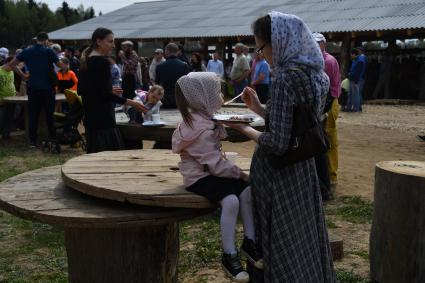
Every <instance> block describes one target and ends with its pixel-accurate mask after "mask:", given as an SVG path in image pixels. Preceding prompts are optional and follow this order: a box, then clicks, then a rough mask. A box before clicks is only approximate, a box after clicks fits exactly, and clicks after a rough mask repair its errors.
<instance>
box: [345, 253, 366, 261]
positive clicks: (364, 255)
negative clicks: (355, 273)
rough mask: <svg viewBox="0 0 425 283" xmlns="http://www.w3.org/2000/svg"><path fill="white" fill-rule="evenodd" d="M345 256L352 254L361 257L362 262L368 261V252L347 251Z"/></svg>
mask: <svg viewBox="0 0 425 283" xmlns="http://www.w3.org/2000/svg"><path fill="white" fill-rule="evenodd" d="M347 254H352V255H356V256H359V257H361V258H362V259H364V260H369V252H368V251H348V252H347Z"/></svg>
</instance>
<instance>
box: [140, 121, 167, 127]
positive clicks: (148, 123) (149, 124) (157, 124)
mask: <svg viewBox="0 0 425 283" xmlns="http://www.w3.org/2000/svg"><path fill="white" fill-rule="evenodd" d="M142 126H146V127H161V126H165V122H163V121H159V122H154V121H145V122H143V123H142Z"/></svg>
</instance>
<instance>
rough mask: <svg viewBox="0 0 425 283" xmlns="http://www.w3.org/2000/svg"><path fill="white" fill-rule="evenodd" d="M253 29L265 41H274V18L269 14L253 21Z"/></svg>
mask: <svg viewBox="0 0 425 283" xmlns="http://www.w3.org/2000/svg"><path fill="white" fill-rule="evenodd" d="M252 31H253V33H254V35H255V36H256V37H258V38H259V39H261V40H262V41H264V43H271V42H272V19H271V18H270V16H269V15H266V16H263V17H261V18H258V19H256V20H255V21H254V22H253V23H252Z"/></svg>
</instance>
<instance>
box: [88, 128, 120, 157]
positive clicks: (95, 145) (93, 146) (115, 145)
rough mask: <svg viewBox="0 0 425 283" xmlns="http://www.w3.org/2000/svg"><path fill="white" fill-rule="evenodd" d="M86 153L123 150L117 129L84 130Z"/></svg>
mask: <svg viewBox="0 0 425 283" xmlns="http://www.w3.org/2000/svg"><path fill="white" fill-rule="evenodd" d="M86 140H87V153H95V152H100V151H108V150H112V151H114V150H123V149H125V146H124V142H123V139H122V137H121V133H120V132H119V131H118V129H117V128H110V129H101V130H86Z"/></svg>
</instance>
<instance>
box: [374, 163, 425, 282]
mask: <svg viewBox="0 0 425 283" xmlns="http://www.w3.org/2000/svg"><path fill="white" fill-rule="evenodd" d="M370 274H371V277H372V279H373V280H375V281H377V282H381V283H399V282H409V283H422V282H425V162H414V161H387V162H380V163H378V164H377V165H376V169H375V194H374V212H373V223H372V231H371V235H370Z"/></svg>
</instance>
